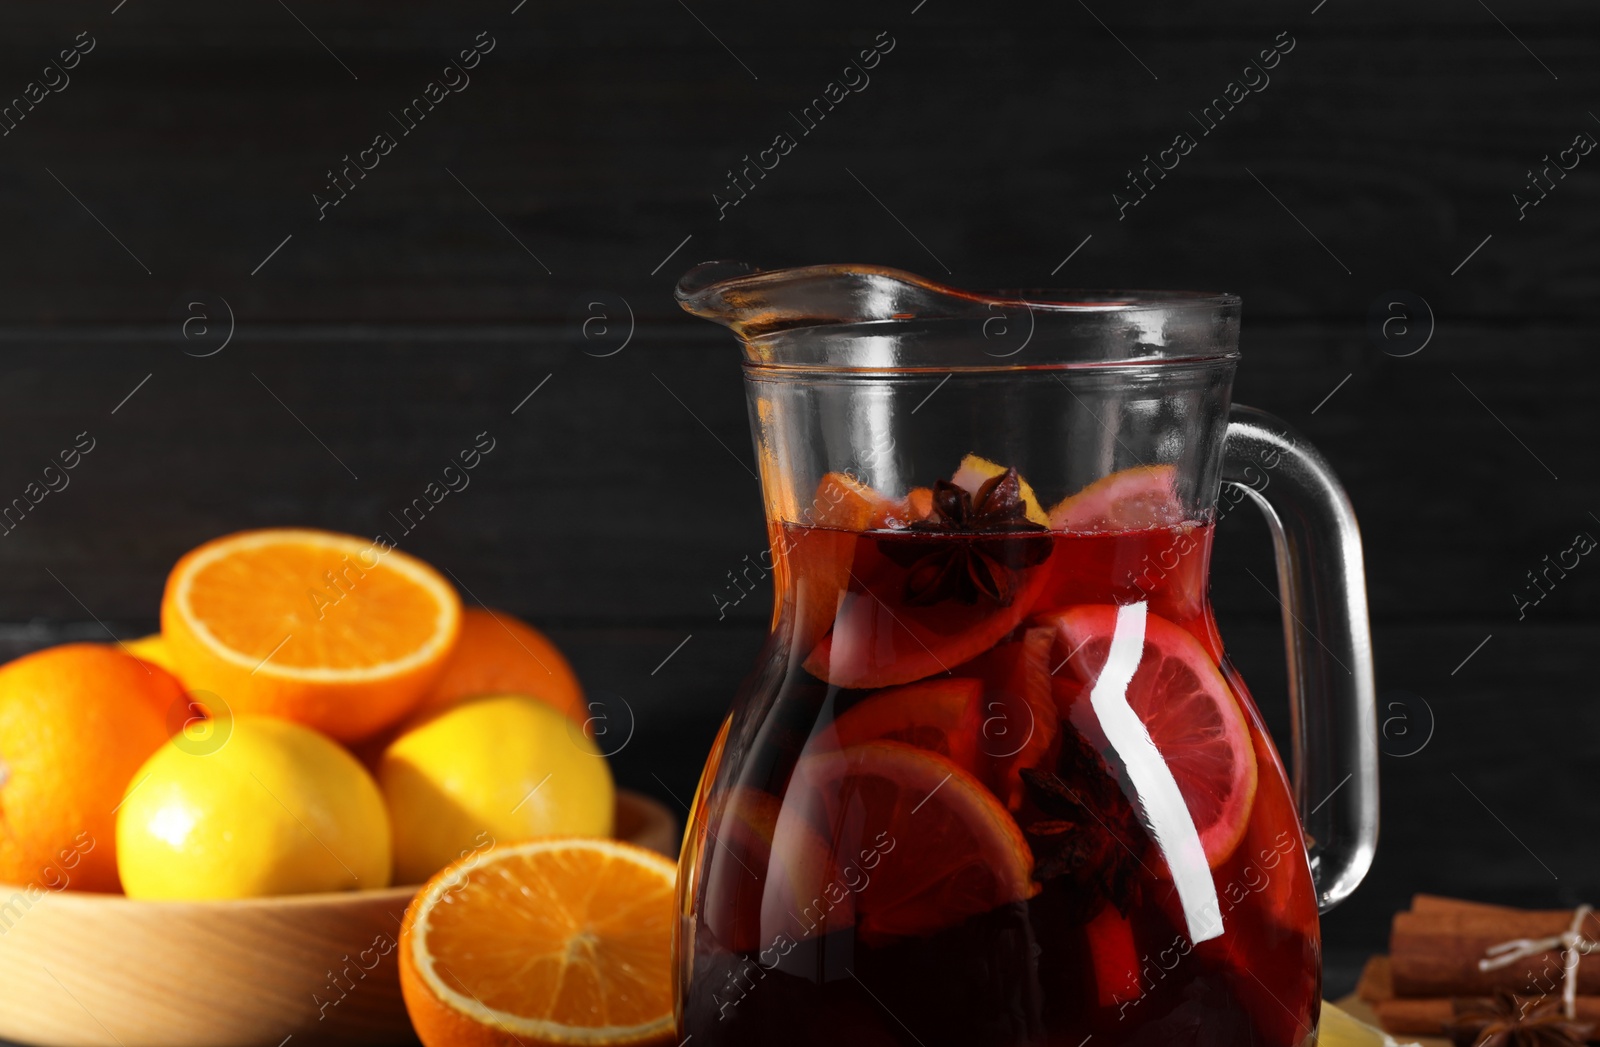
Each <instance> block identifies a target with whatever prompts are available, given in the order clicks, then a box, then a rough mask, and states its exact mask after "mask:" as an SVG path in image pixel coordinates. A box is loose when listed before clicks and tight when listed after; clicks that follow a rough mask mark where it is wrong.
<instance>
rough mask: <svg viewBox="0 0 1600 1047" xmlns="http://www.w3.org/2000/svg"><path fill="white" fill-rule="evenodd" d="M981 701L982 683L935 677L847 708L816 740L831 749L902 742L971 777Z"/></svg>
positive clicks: (975, 766)
mask: <svg viewBox="0 0 1600 1047" xmlns="http://www.w3.org/2000/svg"><path fill="white" fill-rule="evenodd" d="M982 697H983V682H982V681H981V680H974V679H968V678H963V677H935V678H933V679H932V680H923V681H921V682H919V683H913V684H907V685H906V686H905V687H892V688H890V689H889V690H887V691H879V692H877V693H876V694H873V695H870V696H868V697H867V698H864V699H862V700H861V701H860V702H858V703H857V704H855V705H852V706H851V707H850V708H849V709H848V710H847V711H846V712H845V713H844V714H843V715H841V716H840V717H839V718H838V719H837V720H835V721H833V726H832V727H831V729H829V730H828V731H827V732H825V733H824V734H822V735H819V736H818V739H817V740H818V742H820V743H822V744H823V745H832V746H834V747H836V748H844V747H846V746H850V745H859V744H861V743H862V742H875V741H894V742H905V743H906V744H907V745H914V746H916V747H917V748H919V749H927V750H928V751H930V752H936V753H938V754H939V755H941V756H948V757H949V758H950V759H952V760H954V761H955V762H956V763H957V764H959V765H961V767H962V769H963V770H966V771H970V772H972V773H974V774H976V773H977V771H978V735H979V732H980V731H981V730H982V729H983V711H982V708H981V699H982Z"/></svg>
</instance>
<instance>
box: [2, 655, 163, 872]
mask: <svg viewBox="0 0 1600 1047" xmlns="http://www.w3.org/2000/svg"><path fill="white" fill-rule="evenodd" d="M183 700H184V696H183V689H182V687H181V686H180V685H179V684H178V682H177V680H175V679H173V678H172V676H171V675H170V674H169V673H167V672H166V671H164V670H162V669H161V668H160V667H158V666H155V665H149V664H146V663H145V662H143V661H140V660H139V659H137V658H135V657H133V656H131V655H128V654H124V653H123V652H122V651H120V650H118V649H117V648H115V647H110V646H106V645H102V644H89V643H75V644H67V645H65V646H61V647H53V648H50V649H48V650H44V651H38V652H35V653H34V654H30V655H27V656H25V657H22V658H19V659H17V660H16V661H14V662H11V663H9V664H8V665H6V666H4V667H3V668H0V881H3V882H6V883H14V884H39V885H41V886H43V887H47V888H49V889H52V890H61V889H65V888H68V887H70V888H71V889H73V890H84V891H116V890H117V889H118V883H117V864H116V857H115V847H114V839H115V835H116V833H115V824H116V813H115V812H116V807H117V804H118V803H120V802H121V800H122V792H123V788H124V787H125V786H126V785H127V784H128V780H129V779H130V778H131V777H132V775H133V772H134V771H135V770H136V769H137V768H138V766H139V765H140V764H141V763H143V762H144V759H145V757H147V756H149V755H150V754H151V753H152V752H155V751H156V750H157V749H159V748H160V747H161V745H162V743H164V742H165V741H166V739H167V727H166V723H165V712H166V710H167V709H168V708H169V707H171V706H172V705H173V704H174V703H181V702H182V701H183Z"/></svg>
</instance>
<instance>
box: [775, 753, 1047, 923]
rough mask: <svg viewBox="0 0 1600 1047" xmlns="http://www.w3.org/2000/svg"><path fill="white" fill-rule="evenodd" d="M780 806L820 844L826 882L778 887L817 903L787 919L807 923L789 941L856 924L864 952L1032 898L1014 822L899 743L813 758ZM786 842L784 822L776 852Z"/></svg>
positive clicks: (962, 779)
mask: <svg viewBox="0 0 1600 1047" xmlns="http://www.w3.org/2000/svg"><path fill="white" fill-rule="evenodd" d="M784 802H785V806H786V808H794V809H795V810H796V811H802V810H803V811H804V812H805V813H806V816H807V819H808V820H809V821H810V822H811V824H812V825H814V826H816V827H817V828H820V829H821V830H822V835H823V837H824V838H825V839H826V840H827V841H828V861H827V862H826V863H823V864H822V870H823V875H824V876H825V877H826V878H825V879H823V880H822V881H821V882H817V883H790V884H783V885H781V895H780V896H781V897H785V898H805V899H815V900H816V901H815V902H814V903H813V904H812V905H811V906H808V907H807V908H805V909H803V910H801V911H800V912H797V913H796V914H795V915H796V916H797V917H799V918H801V919H803V920H809V921H813V925H812V926H810V927H807V926H804V925H802V926H800V927H798V928H795V929H793V930H791V932H790V933H791V934H793V935H795V936H796V937H798V936H799V934H800V933H805V934H807V935H808V936H809V935H813V934H821V933H824V932H825V931H834V930H841V929H843V928H847V927H850V926H852V925H853V926H854V927H855V929H856V933H857V934H859V935H860V936H861V938H862V939H863V940H864V941H867V942H869V943H881V942H885V941H888V940H891V939H894V938H903V937H915V936H926V935H929V934H933V933H934V932H936V931H938V930H941V929H943V928H945V927H951V926H954V925H956V924H959V923H961V922H962V921H963V920H965V919H968V918H969V917H973V916H977V915H980V914H982V913H986V912H989V911H991V910H993V909H996V908H999V907H1000V906H1003V905H1008V904H1010V903H1013V902H1020V901H1023V900H1024V899H1027V898H1030V897H1032V896H1033V894H1034V893H1035V892H1036V888H1035V885H1034V883H1033V881H1032V879H1031V874H1032V870H1033V856H1032V853H1031V852H1030V851H1029V850H1028V844H1027V841H1026V840H1024V839H1023V837H1022V832H1021V830H1020V829H1018V828H1017V823H1016V822H1014V821H1012V819H1011V815H1010V814H1008V813H1007V812H1006V809H1005V807H1004V806H1003V805H1002V804H1001V803H1000V802H999V801H998V800H996V799H995V798H994V796H993V795H992V794H990V792H989V790H988V789H986V788H985V787H984V785H983V783H982V782H980V781H979V780H978V779H977V778H975V777H973V776H972V775H971V774H969V773H968V772H966V771H964V770H962V769H961V767H960V766H958V765H957V764H956V763H955V762H954V761H952V760H949V759H946V758H945V757H943V756H940V755H939V754H937V753H932V752H928V751H927V750H925V749H917V748H914V747H913V746H909V745H905V744H903V743H900V742H868V743H866V744H864V745H853V746H850V747H849V748H845V749H840V750H836V751H832V752H818V753H812V754H809V755H806V756H803V757H801V758H800V761H799V762H798V763H797V764H796V765H795V770H794V775H793V777H792V778H791V779H790V782H789V791H788V794H787V798H786V799H785V801H784ZM786 836H787V833H786V832H785V827H784V826H783V825H780V826H779V828H778V836H777V840H776V842H775V845H774V847H775V849H782V848H784V847H785V846H786V844H787V841H786V839H785V837H786ZM802 868H809V866H807V865H802V864H800V863H793V864H791V865H789V866H776V867H774V869H773V873H774V874H775V877H782V876H786V875H789V873H790V870H791V869H796V870H797V869H802ZM817 924H820V925H821V926H817Z"/></svg>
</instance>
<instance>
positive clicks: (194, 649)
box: [161, 528, 461, 741]
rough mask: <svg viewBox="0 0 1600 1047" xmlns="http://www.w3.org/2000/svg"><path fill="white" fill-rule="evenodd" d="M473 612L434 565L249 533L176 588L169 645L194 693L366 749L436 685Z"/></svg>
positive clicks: (190, 563)
mask: <svg viewBox="0 0 1600 1047" xmlns="http://www.w3.org/2000/svg"><path fill="white" fill-rule="evenodd" d="M460 629H461V601H460V600H459V599H458V598H457V597H456V593H455V590H454V589H452V588H451V586H450V583H449V582H446V581H445V580H444V579H443V578H441V577H440V576H439V574H438V573H437V572H436V571H434V570H433V568H431V567H429V566H428V565H427V564H425V563H423V562H422V561H420V560H417V559H415V558H413V557H410V556H407V555H406V554H404V553H402V552H400V551H398V550H396V549H395V548H394V547H393V546H391V545H388V544H387V543H383V542H369V541H367V540H365V539H362V538H356V537H353V536H351V535H343V534H332V533H329V532H327V531H311V530H296V529H289V528H274V529H269V530H261V531H242V532H240V533H238V534H233V535H228V536H226V537H223V538H217V539H215V540H213V541H210V542H207V543H206V544H205V545H202V546H200V547H199V548H198V549H195V550H193V551H191V552H190V553H188V554H187V555H185V556H184V557H183V559H181V560H179V561H178V563H177V566H175V567H173V569H172V573H171V574H170V575H168V577H167V588H166V592H165V594H164V595H163V596H162V601H161V632H162V635H164V636H165V637H166V638H167V643H168V646H169V648H170V650H171V654H172V658H173V661H174V662H175V663H176V664H177V666H178V675H179V676H180V677H181V678H182V679H183V681H184V683H185V685H187V686H188V687H189V688H190V690H196V691H211V692H213V693H215V694H217V695H218V696H219V697H221V698H222V700H223V701H225V702H226V703H228V705H229V706H230V707H231V708H232V709H233V711H234V712H238V713H264V714H266V715H269V716H279V717H282V718H284V719H288V720H295V721H298V722H300V723H303V724H306V725H307V726H310V727H315V728H317V729H318V730H320V731H323V732H324V733H326V734H329V735H332V736H333V737H334V738H337V739H339V740H341V741H355V740H357V739H360V738H362V737H365V736H366V735H369V734H372V733H373V732H375V731H377V730H379V729H380V728H382V727H385V726H388V725H389V724H391V723H394V722H395V721H396V720H398V719H399V718H400V717H402V716H404V715H405V714H406V713H407V712H409V711H410V710H411V709H412V707H414V706H415V705H416V704H417V702H418V701H419V700H421V698H422V696H423V695H424V694H425V693H426V692H427V690H428V688H429V687H430V686H431V685H432V684H433V682H434V680H435V679H437V678H438V676H439V674H440V673H441V672H442V671H443V669H444V666H445V659H446V658H447V657H448V656H449V654H450V651H451V648H452V647H454V646H455V642H456V636H457V634H458V633H459V632H460Z"/></svg>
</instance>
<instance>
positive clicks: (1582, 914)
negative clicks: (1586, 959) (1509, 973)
mask: <svg viewBox="0 0 1600 1047" xmlns="http://www.w3.org/2000/svg"><path fill="white" fill-rule="evenodd" d="M1593 913H1594V907H1593V906H1589V905H1580V906H1578V907H1577V908H1576V909H1575V910H1573V913H1572V925H1571V926H1570V927H1568V928H1567V929H1566V930H1565V931H1562V932H1561V933H1560V934H1552V935H1550V936H1549V937H1546V938H1513V939H1512V940H1511V941H1508V942H1501V943H1500V944H1499V945H1492V946H1490V947H1489V949H1488V951H1487V952H1486V953H1485V954H1484V958H1483V959H1481V960H1479V961H1478V970H1480V971H1493V970H1497V969H1499V968H1501V967H1509V966H1511V965H1512V964H1514V963H1516V962H1517V961H1518V960H1525V959H1527V958H1528V957H1530V956H1538V955H1540V954H1541V953H1547V952H1551V951H1552V950H1557V949H1559V950H1560V951H1561V966H1562V979H1561V1011H1562V1013H1563V1014H1565V1015H1566V1016H1567V1018H1569V1019H1572V1018H1576V1017H1577V1012H1578V960H1579V958H1580V957H1583V956H1588V955H1590V954H1592V953H1600V941H1595V940H1594V939H1593V938H1586V937H1584V935H1583V933H1582V928H1583V923H1584V921H1585V920H1587V919H1588V918H1589V917H1590V916H1591V915H1592V914H1593Z"/></svg>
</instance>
